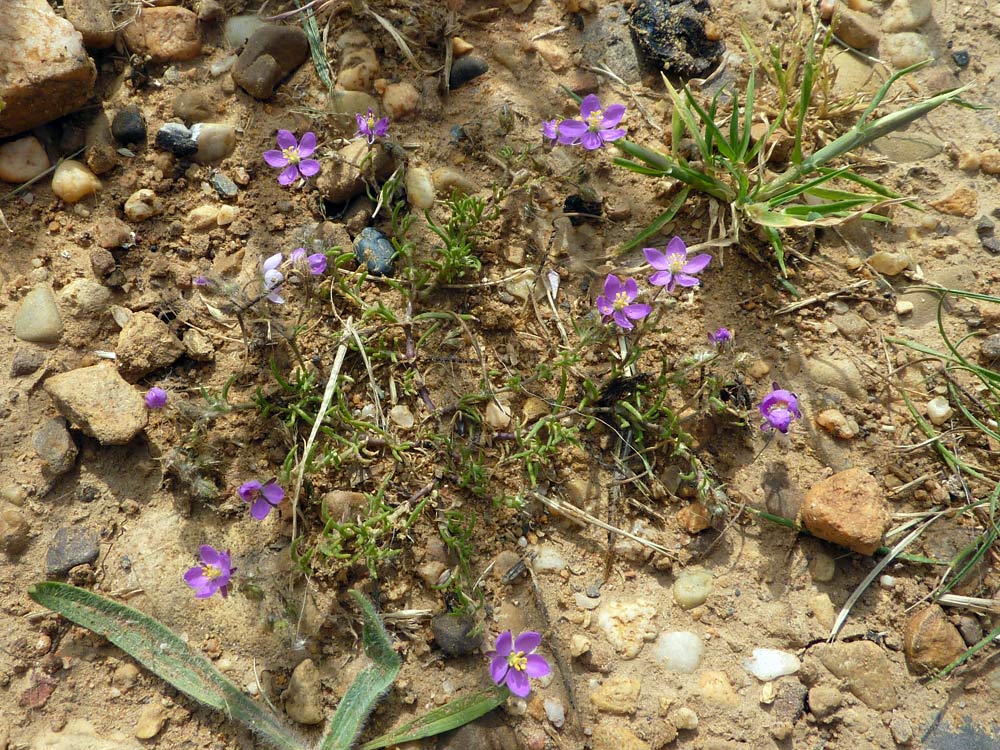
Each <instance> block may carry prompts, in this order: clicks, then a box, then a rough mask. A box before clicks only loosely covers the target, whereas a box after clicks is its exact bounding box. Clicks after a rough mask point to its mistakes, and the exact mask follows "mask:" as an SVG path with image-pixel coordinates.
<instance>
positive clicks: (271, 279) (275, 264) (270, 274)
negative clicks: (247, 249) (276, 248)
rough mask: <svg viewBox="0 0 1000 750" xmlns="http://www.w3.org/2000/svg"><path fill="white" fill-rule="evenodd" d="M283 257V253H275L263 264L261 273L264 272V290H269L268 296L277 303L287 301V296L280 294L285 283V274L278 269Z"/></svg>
mask: <svg viewBox="0 0 1000 750" xmlns="http://www.w3.org/2000/svg"><path fill="white" fill-rule="evenodd" d="M303 252H304V251H303ZM282 259H283V258H282V255H281V253H275V254H274V255H272V256H271V257H269V258H268V259H267V260H265V261H264V263H263V264H262V265H261V273H263V274H264V291H266V292H267V298H268V299H269V300H271V302H274V303H275V304H277V305H281V304H283V303H284V302H285V298H284V297H282V296H281V295H280V294H278V289H279V288H280V287H281V285H282V284H283V283H285V275H284V274H283V273H282V272H281V271H279V270H278V268H279V267H280V266H281V261H282Z"/></svg>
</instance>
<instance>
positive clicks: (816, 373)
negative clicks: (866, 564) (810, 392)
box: [803, 357, 866, 399]
mask: <svg viewBox="0 0 1000 750" xmlns="http://www.w3.org/2000/svg"><path fill="white" fill-rule="evenodd" d="M803 369H804V370H805V373H806V375H807V376H808V377H809V378H810V379H811V380H812V381H813V382H814V383H819V384H820V385H825V386H828V387H830V388H835V389H836V390H838V391H842V392H843V393H846V394H847V395H848V396H852V397H853V398H856V399H863V398H865V395H866V391H865V384H864V380H863V379H862V377H861V373H860V372H859V371H858V367H857V365H855V364H854V363H853V362H852V361H851V360H849V359H837V358H833V357H831V358H826V357H810V358H809V359H807V360H806V361H805V362H804V363H803Z"/></svg>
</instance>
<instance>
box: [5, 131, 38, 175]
mask: <svg viewBox="0 0 1000 750" xmlns="http://www.w3.org/2000/svg"><path fill="white" fill-rule="evenodd" d="M49 166H50V164H49V157H48V154H46V153H45V147H44V146H43V145H42V143H41V141H39V140H38V139H37V138H35V136H33V135H29V136H27V137H25V138H18V139H17V140H16V141H10V142H9V143H4V144H3V145H2V146H0V180H3V181H4V182H13V183H17V184H20V183H22V182H27V181H28V180H33V179H34V178H35V177H38V175H40V174H42V172H44V171H45V170H46V169H48V168H49Z"/></svg>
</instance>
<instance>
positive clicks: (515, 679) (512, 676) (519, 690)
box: [507, 669, 531, 698]
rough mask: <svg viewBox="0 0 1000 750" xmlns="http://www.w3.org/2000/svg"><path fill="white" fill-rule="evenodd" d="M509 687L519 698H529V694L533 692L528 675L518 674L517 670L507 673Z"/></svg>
mask: <svg viewBox="0 0 1000 750" xmlns="http://www.w3.org/2000/svg"><path fill="white" fill-rule="evenodd" d="M507 687H509V688H510V692H512V693H513V694H514V695H516V696H517V697H518V698H527V697H528V693H530V692H531V683H530V682H528V675H526V674H525V673H524V672H518V671H517V670H516V669H511V670H510V671H509V672H507Z"/></svg>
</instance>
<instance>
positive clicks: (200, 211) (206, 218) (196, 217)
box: [187, 206, 219, 231]
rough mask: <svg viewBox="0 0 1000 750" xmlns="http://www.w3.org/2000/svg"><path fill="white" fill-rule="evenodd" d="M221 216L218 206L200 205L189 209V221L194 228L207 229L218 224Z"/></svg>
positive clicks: (189, 224)
mask: <svg viewBox="0 0 1000 750" xmlns="http://www.w3.org/2000/svg"><path fill="white" fill-rule="evenodd" d="M218 217H219V207H218V206H198V207H197V208H193V209H191V210H190V211H188V215H187V223H188V226H189V227H191V228H192V229H195V230H198V231H205V230H207V229H211V228H212V227H214V226H216V223H215V222H216V219H217V218H218Z"/></svg>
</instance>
